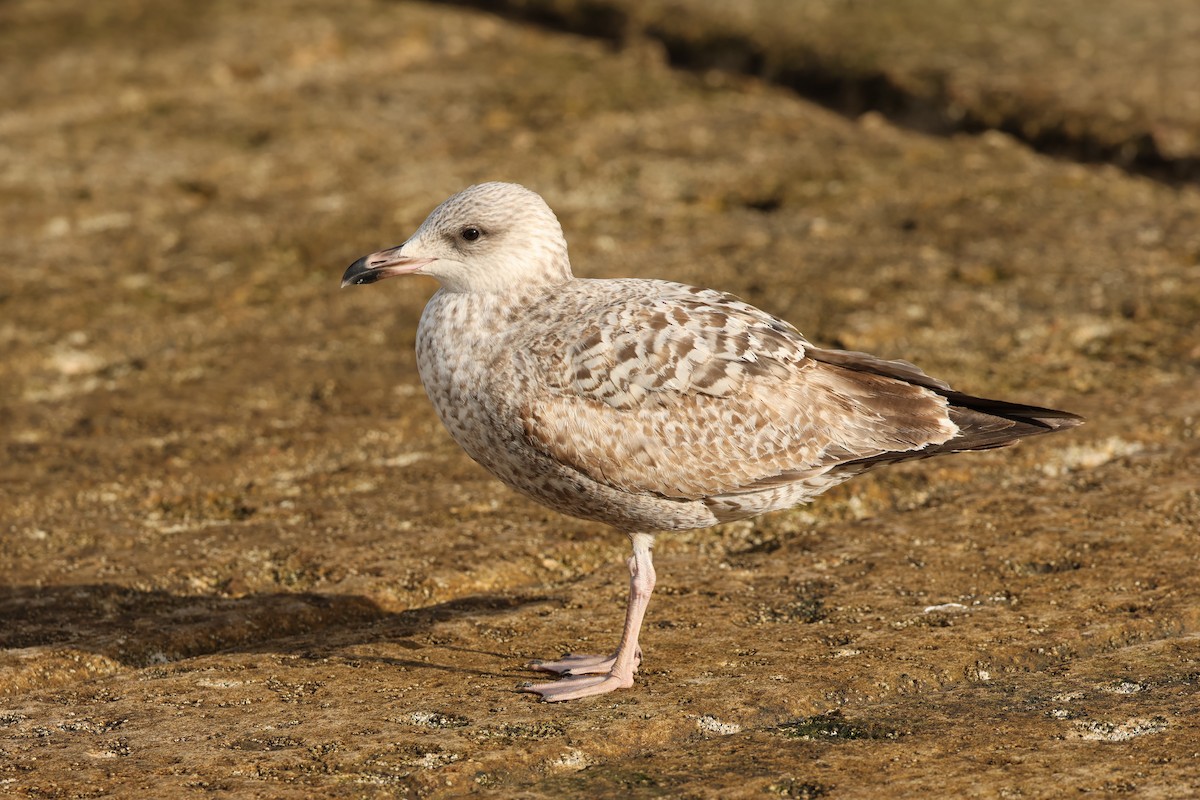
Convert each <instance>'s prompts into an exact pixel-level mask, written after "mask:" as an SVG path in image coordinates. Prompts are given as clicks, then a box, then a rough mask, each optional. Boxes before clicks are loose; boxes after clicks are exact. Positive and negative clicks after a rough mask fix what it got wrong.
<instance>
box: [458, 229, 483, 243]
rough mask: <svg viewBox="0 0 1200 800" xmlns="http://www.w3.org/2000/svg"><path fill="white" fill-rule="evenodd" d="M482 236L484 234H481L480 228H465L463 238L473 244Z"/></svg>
mask: <svg viewBox="0 0 1200 800" xmlns="http://www.w3.org/2000/svg"><path fill="white" fill-rule="evenodd" d="M482 235H483V234H482V233H480V231H479V228H463V229H462V238H464V239H466V240H467V241H468V242H473V241H475V240H476V239H478V238H479V237H480V236H482Z"/></svg>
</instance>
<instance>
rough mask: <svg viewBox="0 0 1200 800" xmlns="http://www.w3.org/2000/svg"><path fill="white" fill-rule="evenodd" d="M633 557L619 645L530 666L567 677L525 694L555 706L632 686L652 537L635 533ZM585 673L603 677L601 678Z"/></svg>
mask: <svg viewBox="0 0 1200 800" xmlns="http://www.w3.org/2000/svg"><path fill="white" fill-rule="evenodd" d="M629 538H630V539H631V540H632V541H633V555H631V556H630V557H629V562H628V563H629V603H628V605H626V607H625V629H624V631H622V633H621V644H620V645H618V646H617V652H615V653H613V655H611V656H581V655H571V656H567V657H566V658H564V659H562V660H561V661H541V662H536V663H534V664H532V665H531V666H532V667H533V668H534V669H541V670H544V671H546V672H557V673H559V674H561V675H566V677H565V678H562V679H561V680H557V681H555V682H554V683H535V684H532V685H530V686H526V687H525V691H527V692H534V693H536V694H540V695H541V696H542V699H543V700H548V701H551V702H557V701H560V700H576V699H578V698H580V697H590V696H592V695H595V694H607V693H608V692H611V691H613V690H614V689H628V688H629V687H630V686H633V673H635V672H637V668H638V664H640V663H641V660H642V650H641V648H640V647H638V632H639V631H640V630H641V629H642V618H643V617H644V616H645V615H646V606H648V605H649V604H650V593H651V592H653V591H654V583H655V579H656V578H655V575H654V562H653V561H652V560H651V557H650V546H651V545H653V544H654V537H653V536H651V535H650V534H648V533H634V534H630V537H629ZM587 673H604V674H600V675H594V674H587Z"/></svg>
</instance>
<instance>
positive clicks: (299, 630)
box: [0, 584, 548, 674]
mask: <svg viewBox="0 0 1200 800" xmlns="http://www.w3.org/2000/svg"><path fill="white" fill-rule="evenodd" d="M547 600H548V598H546V597H544V596H541V595H536V596H534V595H502V594H479V595H471V596H469V597H462V598H459V599H456V600H450V601H448V602H444V603H437V604H434V605H429V606H424V607H421V608H413V609H408V610H405V611H387V610H384V609H383V608H381V607H380V606H379V605H378V604H376V603H375V602H374V601H372V600H370V599H369V598H366V597H363V596H361V595H336V594H317V593H311V592H306V593H295V594H292V593H286V592H277V593H265V594H251V595H246V596H243V597H224V596H220V595H211V594H202V595H179V594H172V593H171V592H166V591H161V590H143V589H134V588H130V587H125V586H118V585H113V584H81V585H74V586H54V587H38V586H6V587H0V650H8V651H9V655H10V656H11V655H13V653H14V651H18V652H19V651H25V650H26V649H27V648H38V649H43V650H50V651H53V650H57V649H62V650H82V651H86V652H91V653H96V654H98V655H102V656H105V657H107V658H110V659H113V660H114V661H117V662H119V663H120V664H122V665H125V666H130V667H145V666H149V665H151V664H163V663H170V662H173V661H178V660H180V659H185V658H192V657H196V656H201V655H206V654H209V653H215V652H235V653H237V652H243V653H244V652H273V653H284V654H297V655H308V654H312V653H314V652H318V653H322V654H328V653H329V652H331V651H332V652H336V651H337V650H339V649H341V648H345V647H349V646H354V645H361V644H365V643H376V642H378V643H381V644H392V645H398V646H400V647H404V648H406V649H413V650H415V649H420V648H422V647H424V646H425V645H424V644H422V643H420V642H417V641H414V640H413V639H412V637H414V636H416V635H418V634H420V633H422V632H425V631H428V630H430V629H431V628H432V627H433V626H435V625H437V624H439V623H442V622H447V621H451V620H453V619H456V618H458V617H471V618H478V617H482V616H494V615H500V614H506V613H510V612H514V611H517V610H519V609H521V608H523V607H526V606H529V605H534V604H539V603H543V602H547ZM492 655H495V656H497V657H498V658H502V659H503V658H510V657H511V656H509V655H505V654H501V653H494V654H492ZM363 658H366V659H370V660H374V659H379V660H381V661H385V662H391V661H393V660H394V661H395V662H396V663H398V664H399V663H402V664H410V662H407V661H404V660H403V659H392V658H390V657H381V656H365V657H363ZM2 664H3V662H0V666H2ZM411 665H412V666H420V667H422V668H431V669H452V670H455V669H457V668H455V667H452V666H447V665H437V664H431V663H429V662H427V661H420V662H416V661H414V662H411ZM463 671H470V672H473V673H475V672H478V671H477V670H463ZM480 674H483V673H480Z"/></svg>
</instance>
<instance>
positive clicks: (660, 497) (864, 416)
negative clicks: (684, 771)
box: [342, 183, 1081, 700]
mask: <svg viewBox="0 0 1200 800" xmlns="http://www.w3.org/2000/svg"><path fill="white" fill-rule="evenodd" d="M409 274H414V275H431V276H433V277H434V278H437V279H438V281H440V282H441V288H440V289H439V290H438V291H437V292H436V293H435V294H434V295H433V297H432V298H431V299H430V300H429V303H428V305H426V306H425V311H424V313H423V314H422V315H421V322H420V324H419V325H418V327H417V367H418V369H419V371H420V373H421V380H422V381H423V382H424V384H425V391H426V392H427V393H428V394H429V399H430V400H431V401H432V402H433V405H434V408H436V409H437V413H438V416H440V417H441V419H442V422H444V423H445V425H446V427H447V428H448V429H449V430H450V434H451V435H452V436H453V437H454V438H455V440H456V441H457V442H458V443H459V444H460V445H462V447H463V449H464V450H466V451H467V453H468V454H469V455H470V456H471V458H473V459H475V460H476V461H478V462H479V463H480V464H482V465H483V466H484V467H486V468H487V469H488V470H489V471H491V473H492V474H493V475H495V476H496V477H497V478H499V479H500V480H502V481H504V482H505V483H506V484H508V485H509V486H511V487H512V488H514V489H516V490H517V491H519V492H523V493H524V494H527V495H529V496H530V497H532V498H533V499H535V500H537V501H539V502H541V503H544V504H545V505H547V506H549V507H551V508H553V509H555V510H557V511H561V512H562V513H564V514H570V515H573V516H576V517H583V518H584V519H594V520H600V521H602V522H606V523H608V524H609V525H612V526H613V527H615V528H617V529H618V530H620V531H623V532H624V533H626V534H627V535H628V536H629V538H630V540H631V541H632V544H633V555H632V556H631V557H630V558H629V562H628V563H629V573H630V582H629V602H628V605H627V607H626V610H625V628H624V631H623V632H622V634H621V642H620V644H619V645H618V646H617V649H616V652H615V653H613V654H612V655H608V656H589V655H568V656H565V657H564V658H562V659H560V660H558V661H540V662H535V663H534V664H532V665H531V666H532V667H533V668H535V669H539V670H543V671H545V672H551V673H557V674H559V675H562V676H564V677H563V678H561V679H560V680H557V681H554V682H551V683H541V684H535V685H532V686H529V687H527V688H528V690H529V691H532V692H536V693H537V694H539V695H541V696H542V697H543V698H545V699H546V700H573V699H575V698H579V697H587V696H589V695H597V694H603V693H605V692H610V691H613V690H614V689H625V688H629V687H630V686H632V685H633V675H634V673H635V672H636V671H637V668H638V665H639V664H640V663H641V659H642V652H641V649H640V648H639V647H638V631H639V630H640V629H641V625H642V617H643V615H644V614H645V611H646V606H647V604H648V603H649V601H650V593H651V591H653V589H654V582H655V576H654V565H653V563H652V562H651V558H650V547H651V545H652V543H653V541H654V532H656V531H680V530H687V529H690V528H704V527H708V526H710V525H716V524H717V523H720V522H727V521H729V520H735V519H741V518H744V517H751V516H754V515H756V514H762V513H764V512H767V511H773V510H776V509H781V508H788V507H790V506H794V505H796V504H798V503H803V502H806V501H808V500H811V499H812V498H813V497H815V496H816V495H818V494H820V493H821V492H824V491H825V490H826V489H829V488H830V487H831V486H835V485H837V484H838V483H841V482H842V481H844V480H846V479H847V478H850V477H853V476H854V475H857V474H859V473H861V472H863V471H865V470H867V469H870V468H872V467H874V466H878V465H880V464H887V463H892V462H897V461H904V460H906V459H911V458H924V457H926V456H933V455H939V454H941V453H956V452H960V451H963V450H985V449H988V448H993V447H1003V446H1005V445H1009V444H1013V443H1014V442H1016V441H1017V440H1018V439H1021V438H1023V437H1026V436H1034V435H1037V434H1041V433H1050V432H1051V431H1055V430H1060V429H1062V428H1069V427H1073V426H1075V425H1078V424H1079V423H1080V422H1081V420H1080V418H1079V417H1077V416H1075V415H1074V414H1069V413H1067V412H1065V411H1054V410H1052V409H1047V408H1037V407H1035V406H1026V405H1019V404H1016V403H1006V402H1003V401H1000V400H985V399H982V398H979V397H971V396H970V395H966V394H962V393H961V392H956V391H954V390H953V389H951V388H950V386H949V385H948V384H946V383H944V382H943V381H940V380H937V379H936V378H931V377H930V376H928V375H926V374H925V373H924V372H922V371H921V370H920V369H918V368H917V367H915V366H913V365H912V364H909V363H908V362H906V361H887V360H884V359H881V358H876V357H875V356H871V355H867V354H865V353H855V352H849V351H845V350H826V349H822V348H818V347H814V346H813V345H812V344H810V343H809V342H808V341H807V340H806V339H805V338H804V337H803V336H801V335H800V333H799V332H798V331H797V330H796V329H795V328H793V327H792V326H791V325H789V324H788V323H786V322H784V321H783V320H781V319H778V318H776V317H773V316H771V315H770V314H767V313H766V312H764V311H760V310H759V309H757V308H755V307H754V306H751V305H749V304H747V303H744V302H742V301H741V300H739V299H737V298H736V297H734V296H732V295H729V294H725V293H723V292H719V291H715V290H713V289H700V288H697V287H694V286H685V285H683V284H679V283H671V282H668V281H659V280H642V279H617V280H585V279H580V278H575V277H573V276H572V275H571V265H570V262H569V261H568V259H567V243H566V240H565V239H564V238H563V233H562V228H561V227H560V226H559V223H558V219H557V218H556V217H555V216H554V212H553V211H551V210H550V208H549V206H547V205H546V203H545V201H543V200H542V198H541V197H539V196H538V195H537V194H535V193H534V192H531V191H529V190H528V189H526V188H524V187H521V186H517V185H515V184H511V183H484V184H480V185H478V186H472V187H470V188H468V189H466V190H464V191H462V192H459V193H458V194H456V195H454V196H453V197H451V198H450V199H449V200H447V201H446V202H444V203H442V204H441V205H440V206H438V207H437V208H436V209H434V211H433V213H431V214H430V215H429V217H428V219H426V220H425V222H424V223H422V224H421V227H420V228H418V229H417V232H416V233H414V234H413V235H412V237H411V238H409V240H408V241H406V242H405V243H404V244H402V245H399V246H397V247H393V248H391V249H388V250H383V251H380V252H378V253H374V254H372V255H369V256H366V257H364V258H361V259H359V260H358V261H356V262H354V263H353V264H352V265H350V267H349V268H348V269H347V270H346V274H345V275H344V276H343V277H342V285H343V286H347V285H350V284H364V283H374V282H375V281H377V280H380V279H382V278H388V277H392V276H394V275H409Z"/></svg>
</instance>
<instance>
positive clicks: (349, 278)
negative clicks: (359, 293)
mask: <svg viewBox="0 0 1200 800" xmlns="http://www.w3.org/2000/svg"><path fill="white" fill-rule="evenodd" d="M369 258H370V256H363V257H362V258H360V259H359V260H358V261H355V262H354V263H353V264H351V265H350V266H348V267H346V272H345V273H344V274H343V275H342V288H343V289H345V288H346V287H347V286H365V285H366V284H368V283H374V282H375V281H377V280H379V279H380V278H381V277H383V276H382V275H381V274H380V273H379V272H378V271H376V270H374V269H372V268H371V267H369V266H367V259H369Z"/></svg>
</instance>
